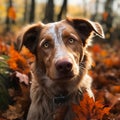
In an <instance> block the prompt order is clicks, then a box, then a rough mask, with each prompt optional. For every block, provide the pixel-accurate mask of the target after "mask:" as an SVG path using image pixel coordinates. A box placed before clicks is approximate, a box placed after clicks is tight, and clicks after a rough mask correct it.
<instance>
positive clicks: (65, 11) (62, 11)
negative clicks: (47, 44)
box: [57, 0, 67, 21]
mask: <svg viewBox="0 0 120 120" xmlns="http://www.w3.org/2000/svg"><path fill="white" fill-rule="evenodd" d="M66 13H67V0H64V1H63V4H62V7H61V10H60V13H59V14H58V17H57V20H58V21H59V20H61V19H62V15H63V14H64V15H66Z"/></svg>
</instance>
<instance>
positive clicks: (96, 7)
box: [92, 0, 99, 21]
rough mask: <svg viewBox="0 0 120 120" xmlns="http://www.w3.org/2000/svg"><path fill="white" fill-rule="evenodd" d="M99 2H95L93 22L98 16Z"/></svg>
mask: <svg viewBox="0 0 120 120" xmlns="http://www.w3.org/2000/svg"><path fill="white" fill-rule="evenodd" d="M98 7H99V0H96V1H95V14H94V15H93V16H92V20H93V21H95V20H96V17H97V15H98Z"/></svg>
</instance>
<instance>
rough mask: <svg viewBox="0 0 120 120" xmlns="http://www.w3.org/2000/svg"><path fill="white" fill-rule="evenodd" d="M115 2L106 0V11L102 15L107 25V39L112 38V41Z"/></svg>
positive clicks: (103, 21)
mask: <svg viewBox="0 0 120 120" xmlns="http://www.w3.org/2000/svg"><path fill="white" fill-rule="evenodd" d="M113 2H114V0H106V2H105V7H104V12H103V15H102V24H104V25H105V35H106V39H108V40H110V42H111V40H112V39H111V37H112V35H111V34H112V31H111V30H112V23H113V9H112V7H113Z"/></svg>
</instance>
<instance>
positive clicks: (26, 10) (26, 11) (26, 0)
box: [24, 0, 28, 22]
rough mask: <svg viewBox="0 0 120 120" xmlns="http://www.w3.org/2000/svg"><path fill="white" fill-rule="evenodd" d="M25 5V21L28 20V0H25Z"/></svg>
mask: <svg viewBox="0 0 120 120" xmlns="http://www.w3.org/2000/svg"><path fill="white" fill-rule="evenodd" d="M24 5H25V8H24V22H27V13H28V6H27V5H28V0H24Z"/></svg>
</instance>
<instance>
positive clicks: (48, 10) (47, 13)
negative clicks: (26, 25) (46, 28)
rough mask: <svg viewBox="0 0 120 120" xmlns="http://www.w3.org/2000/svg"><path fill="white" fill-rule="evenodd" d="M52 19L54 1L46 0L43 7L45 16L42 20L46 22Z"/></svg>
mask: <svg viewBox="0 0 120 120" xmlns="http://www.w3.org/2000/svg"><path fill="white" fill-rule="evenodd" d="M53 21H54V1H53V0H48V2H47V4H46V8H45V17H44V19H43V22H44V23H48V22H53Z"/></svg>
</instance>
